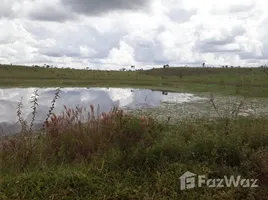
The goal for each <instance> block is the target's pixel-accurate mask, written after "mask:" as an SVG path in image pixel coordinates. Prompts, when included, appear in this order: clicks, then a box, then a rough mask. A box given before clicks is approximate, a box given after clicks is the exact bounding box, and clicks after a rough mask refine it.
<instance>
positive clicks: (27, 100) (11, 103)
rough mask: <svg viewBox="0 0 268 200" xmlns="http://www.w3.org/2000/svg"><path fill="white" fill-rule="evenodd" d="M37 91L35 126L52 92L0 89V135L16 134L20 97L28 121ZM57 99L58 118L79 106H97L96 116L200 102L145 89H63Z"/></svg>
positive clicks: (190, 98)
mask: <svg viewBox="0 0 268 200" xmlns="http://www.w3.org/2000/svg"><path fill="white" fill-rule="evenodd" d="M35 90H38V95H39V97H38V104H39V106H38V108H37V115H36V120H35V121H36V122H37V123H42V122H43V121H44V119H45V117H46V115H47V114H48V111H49V108H50V106H51V101H52V99H53V98H54V96H55V92H56V88H5V89H0V126H1V128H0V133H1V132H2V133H3V132H4V133H9V132H17V131H19V129H20V127H19V124H15V123H16V122H17V121H18V117H17V104H18V102H19V101H20V100H21V97H23V109H22V116H23V117H24V119H26V120H27V121H28V122H29V121H30V120H31V118H32V115H31V112H32V109H31V106H32V103H31V100H32V99H31V97H32V96H33V93H34V91H35ZM59 96H60V98H59V99H57V101H56V104H55V110H54V113H56V114H59V113H61V112H62V111H63V110H64V105H65V106H66V107H68V108H75V107H76V106H83V107H86V108H89V106H90V105H91V104H92V105H94V107H95V108H97V106H99V108H100V112H108V111H110V110H111V109H112V108H113V107H114V106H116V107H120V108H123V109H135V108H144V107H146V108H148V107H149V108H150V107H157V106H159V105H160V104H161V103H163V102H165V103H177V104H181V103H185V102H196V101H199V100H203V99H204V98H201V97H198V96H195V95H193V94H189V93H170V92H161V91H152V90H148V89H131V88H124V89H122V88H63V89H61V91H60V93H59Z"/></svg>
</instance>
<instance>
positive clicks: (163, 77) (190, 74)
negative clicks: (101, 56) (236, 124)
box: [0, 65, 268, 97]
mask: <svg viewBox="0 0 268 200" xmlns="http://www.w3.org/2000/svg"><path fill="white" fill-rule="evenodd" d="M267 75H268V72H267V68H252V69H251V68H186V67H176V68H165V69H152V70H144V71H98V70H75V69H58V68H43V67H42V68H41V67H25V66H10V65H0V86H1V87H32V86H33V87H57V86H63V87H70V86H71V87H81V86H83V87H136V88H150V89H160V90H167V91H178V92H213V93H215V94H223V95H242V96H251V97H268V84H267V79H268V76H267Z"/></svg>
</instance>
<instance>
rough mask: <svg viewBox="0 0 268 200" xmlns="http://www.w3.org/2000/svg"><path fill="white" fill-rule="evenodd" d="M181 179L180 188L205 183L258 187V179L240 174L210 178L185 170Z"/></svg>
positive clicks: (212, 185)
mask: <svg viewBox="0 0 268 200" xmlns="http://www.w3.org/2000/svg"><path fill="white" fill-rule="evenodd" d="M179 179H180V189H181V190H185V189H192V188H195V187H202V186H203V185H205V186H206V187H210V188H213V187H216V188H223V187H239V186H241V187H244V188H249V187H258V184H257V181H258V179H244V178H242V177H241V176H240V175H239V176H237V177H235V176H234V175H231V176H229V177H227V176H224V177H223V178H217V179H209V178H207V177H206V176H205V175H197V174H194V173H192V172H189V171H187V172H185V173H184V174H183V175H181V176H180V177H179Z"/></svg>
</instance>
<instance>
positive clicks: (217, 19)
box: [0, 0, 268, 69]
mask: <svg viewBox="0 0 268 200" xmlns="http://www.w3.org/2000/svg"><path fill="white" fill-rule="evenodd" d="M80 2H83V3H84V4H85V5H83V6H81V5H82V4H81V5H80V4H79V5H76V7H73V8H72V7H70V6H68V5H70V4H71V3H72V1H71V0H57V1H52V0H47V1H45V0H35V1H31V0H21V1H16V0H9V1H7V0H3V3H2V4H1V8H0V29H1V32H0V62H1V63H18V64H31V65H32V64H41V65H43V64H44V63H46V64H48V63H50V64H53V65H55V66H59V67H62V66H65V67H75V68H84V67H92V68H110V69H120V68H122V67H126V66H130V65H133V64H134V65H136V68H141V67H142V68H149V67H157V66H161V65H163V64H166V63H169V64H171V65H185V64H187V65H200V64H201V63H202V62H206V63H207V64H211V65H226V64H233V65H251V64H262V63H264V62H267V59H268V30H267V29H266V28H265V27H266V23H267V21H268V14H267V12H266V10H265V8H266V6H267V3H266V1H264V0H256V1H253V0H237V1H233V0H232V1H231V0H225V1H220V0H204V1H196V0H166V1H162V0H150V1H146V2H144V3H143V2H142V1H139V2H138V1H137V2H138V3H136V4H132V5H130V4H129V5H128V4H120V6H119V7H116V6H114V5H110V4H109V2H108V1H105V0H102V1H99V3H100V4H101V7H90V5H91V4H92V3H94V2H95V1H93V0H89V1H87V3H85V2H86V1H82V0H81V1H80ZM107 2H108V3H107ZM116 2H118V3H119V2H120V1H116ZM123 2H124V1H123ZM63 3H65V4H64V5H63ZM67 4H68V5H67ZM99 8H102V9H101V10H100V9H99ZM92 9H94V10H93V11H94V12H93V11H92V13H88V12H89V11H90V10H92ZM104 11H105V12H104Z"/></svg>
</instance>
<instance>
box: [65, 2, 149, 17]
mask: <svg viewBox="0 0 268 200" xmlns="http://www.w3.org/2000/svg"><path fill="white" fill-rule="evenodd" d="M61 2H62V4H63V5H64V6H65V7H68V8H70V9H72V10H73V11H75V12H77V13H83V14H85V15H90V16H93V15H102V14H105V13H107V12H111V11H118V10H119V11H120V10H121V11H122V10H140V9H144V8H145V7H147V6H149V5H150V2H151V0H135V1H129V0H61Z"/></svg>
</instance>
